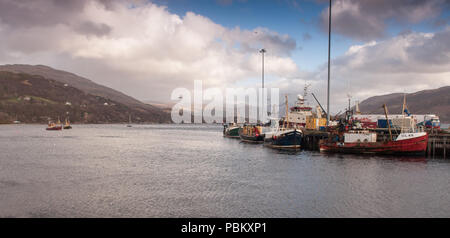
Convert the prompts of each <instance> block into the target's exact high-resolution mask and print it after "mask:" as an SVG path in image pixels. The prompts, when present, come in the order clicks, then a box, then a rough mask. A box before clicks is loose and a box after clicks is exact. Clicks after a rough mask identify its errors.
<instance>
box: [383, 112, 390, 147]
mask: <svg viewBox="0 0 450 238" xmlns="http://www.w3.org/2000/svg"><path fill="white" fill-rule="evenodd" d="M383 108H384V115H385V116H386V122H387V124H388V130H389V138H390V139H391V141H392V131H391V123H389V118H388V109H387V106H386V104H383Z"/></svg>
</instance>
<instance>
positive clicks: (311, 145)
mask: <svg viewBox="0 0 450 238" xmlns="http://www.w3.org/2000/svg"><path fill="white" fill-rule="evenodd" d="M329 135H330V133H328V132H325V131H318V130H308V129H305V130H303V139H302V148H303V149H305V150H313V151H319V141H320V140H322V139H326V138H328V136H329Z"/></svg>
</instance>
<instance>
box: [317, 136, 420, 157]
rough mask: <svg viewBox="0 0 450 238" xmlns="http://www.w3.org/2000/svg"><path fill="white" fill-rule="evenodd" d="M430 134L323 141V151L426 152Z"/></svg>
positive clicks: (320, 146) (359, 152) (321, 148)
mask: <svg viewBox="0 0 450 238" xmlns="http://www.w3.org/2000/svg"><path fill="white" fill-rule="evenodd" d="M427 143H428V134H426V135H424V136H420V137H415V138H410V139H405V140H399V141H386V142H365V143H364V142H359V143H358V142H355V143H353V142H352V143H344V142H331V141H321V142H320V143H319V148H320V151H321V152H328V153H348V154H424V153H425V151H426V150H427Z"/></svg>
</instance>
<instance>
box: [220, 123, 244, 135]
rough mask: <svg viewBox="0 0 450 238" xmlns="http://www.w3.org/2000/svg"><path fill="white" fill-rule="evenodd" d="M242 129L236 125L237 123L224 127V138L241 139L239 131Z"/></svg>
mask: <svg viewBox="0 0 450 238" xmlns="http://www.w3.org/2000/svg"><path fill="white" fill-rule="evenodd" d="M240 128H241V127H240V126H239V125H238V124H236V123H232V124H229V125H226V124H225V125H224V126H223V136H224V137H228V138H240V137H239V129H240Z"/></svg>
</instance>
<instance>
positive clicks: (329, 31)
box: [327, 0, 331, 126]
mask: <svg viewBox="0 0 450 238" xmlns="http://www.w3.org/2000/svg"><path fill="white" fill-rule="evenodd" d="M328 12H329V15H328V85H327V126H328V125H329V124H330V48H331V0H330V7H329V8H328Z"/></svg>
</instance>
